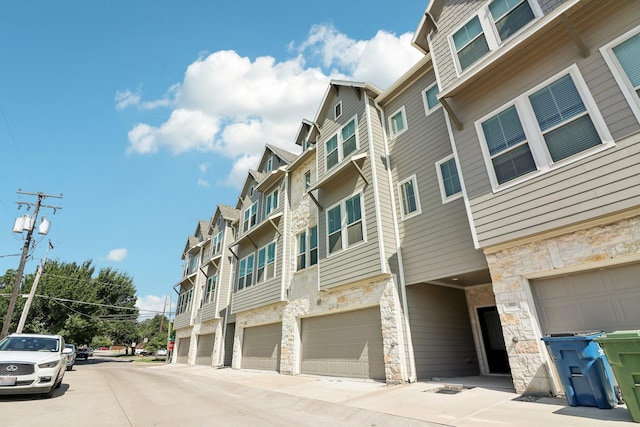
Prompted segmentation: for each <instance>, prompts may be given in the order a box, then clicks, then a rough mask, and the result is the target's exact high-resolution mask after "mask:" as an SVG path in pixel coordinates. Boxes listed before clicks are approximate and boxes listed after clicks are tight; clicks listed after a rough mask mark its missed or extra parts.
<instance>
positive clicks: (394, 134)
mask: <svg viewBox="0 0 640 427" xmlns="http://www.w3.org/2000/svg"><path fill="white" fill-rule="evenodd" d="M398 115H400V117H401V118H402V125H403V128H402V129H400V130H397V129H396V127H395V120H394V119H395V118H396V117H397V116H398ZM387 120H388V121H389V133H390V135H391V139H393V138H395V137H397V136H398V135H401V134H403V133H404V132H406V131H407V129H408V128H409V124H408V123H407V113H406V112H405V109H404V105H403V106H402V107H400V108H398V109H397V110H396V111H395V112H394V113H393V114H391V115H389V118H388V119H387Z"/></svg>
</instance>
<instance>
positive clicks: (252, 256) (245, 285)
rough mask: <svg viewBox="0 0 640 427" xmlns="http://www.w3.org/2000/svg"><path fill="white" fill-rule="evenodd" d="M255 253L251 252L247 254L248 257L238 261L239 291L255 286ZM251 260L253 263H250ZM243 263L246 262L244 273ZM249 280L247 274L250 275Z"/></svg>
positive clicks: (237, 285)
mask: <svg viewBox="0 0 640 427" xmlns="http://www.w3.org/2000/svg"><path fill="white" fill-rule="evenodd" d="M255 258H256V257H255V253H253V252H252V253H250V254H249V255H247V256H246V257H244V258H242V259H241V260H240V261H239V262H238V281H237V284H236V289H237V290H238V291H242V290H244V289H247V288H250V287H251V286H253V281H254V276H255V274H254V271H255V268H254V267H255ZM249 261H251V265H249ZM242 264H244V266H245V271H244V274H241V273H242V267H241V266H242ZM249 275H251V276H250V277H249V279H250V280H249V281H247V276H249ZM241 281H242V287H240V282H241Z"/></svg>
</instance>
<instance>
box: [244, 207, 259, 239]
mask: <svg viewBox="0 0 640 427" xmlns="http://www.w3.org/2000/svg"><path fill="white" fill-rule="evenodd" d="M257 222H258V202H254V203H253V204H252V205H251V206H249V207H248V208H247V209H245V210H244V212H243V213H242V231H243V232H244V233H246V232H247V231H249V230H251V227H253V226H254V225H256V223H257Z"/></svg>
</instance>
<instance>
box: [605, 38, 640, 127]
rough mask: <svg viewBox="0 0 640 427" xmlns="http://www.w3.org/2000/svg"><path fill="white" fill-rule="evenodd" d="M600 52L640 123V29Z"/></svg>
mask: <svg viewBox="0 0 640 427" xmlns="http://www.w3.org/2000/svg"><path fill="white" fill-rule="evenodd" d="M600 51H601V52H602V56H603V57H604V59H605V62H606V63H607V65H608V66H609V68H610V69H611V72H612V73H613V76H614V77H615V79H616V81H617V82H618V85H619V86H620V87H621V89H622V93H623V94H624V97H625V98H626V99H627V102H628V103H629V106H630V107H631V110H632V111H633V114H634V115H635V116H636V119H637V120H638V121H639V122H640V27H636V28H634V29H633V30H631V31H629V32H628V33H626V34H624V35H622V36H621V37H618V38H617V39H615V40H614V41H612V42H611V43H609V44H607V45H605V46H603V47H601V48H600Z"/></svg>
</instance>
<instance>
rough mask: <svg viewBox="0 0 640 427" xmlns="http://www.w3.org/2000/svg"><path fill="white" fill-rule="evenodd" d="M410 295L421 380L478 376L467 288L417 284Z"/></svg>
mask: <svg viewBox="0 0 640 427" xmlns="http://www.w3.org/2000/svg"><path fill="white" fill-rule="evenodd" d="M407 294H408V301H409V319H410V322H411V337H412V341H413V348H414V352H415V362H416V371H417V375H418V379H431V378H433V377H455V376H469V375H478V374H479V367H478V358H477V353H476V349H475V344H474V340H473V333H472V331H471V322H470V320H469V313H468V310H467V302H466V296H465V292H464V290H462V289H453V288H445V287H441V286H435V285H418V286H409V287H408V288H407Z"/></svg>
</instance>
